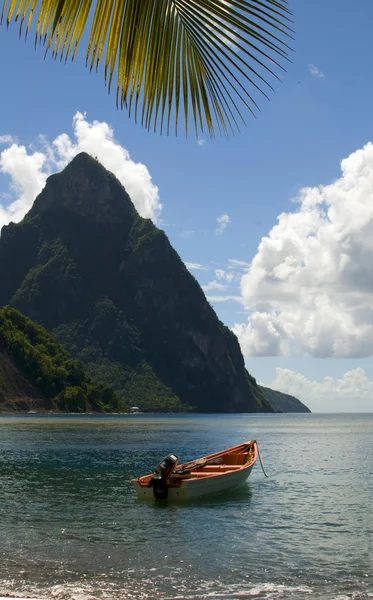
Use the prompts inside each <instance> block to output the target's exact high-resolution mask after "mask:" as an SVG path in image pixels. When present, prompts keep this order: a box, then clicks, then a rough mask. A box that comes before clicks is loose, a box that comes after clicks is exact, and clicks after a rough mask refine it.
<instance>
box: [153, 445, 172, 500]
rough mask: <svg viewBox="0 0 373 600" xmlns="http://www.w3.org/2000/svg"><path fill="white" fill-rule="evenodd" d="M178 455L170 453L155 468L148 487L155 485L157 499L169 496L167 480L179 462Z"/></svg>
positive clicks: (154, 490) (154, 491)
mask: <svg viewBox="0 0 373 600" xmlns="http://www.w3.org/2000/svg"><path fill="white" fill-rule="evenodd" d="M178 460H179V459H178V458H177V456H175V455H174V454H169V455H168V456H165V457H164V459H163V460H161V462H160V463H159V465H157V466H156V468H155V469H154V472H153V475H152V478H151V480H150V481H149V483H148V487H153V495H154V497H155V498H157V500H165V499H166V498H167V496H168V485H167V480H168V478H169V476H170V475H171V473H172V471H173V470H174V468H175V467H176V465H177V462H178Z"/></svg>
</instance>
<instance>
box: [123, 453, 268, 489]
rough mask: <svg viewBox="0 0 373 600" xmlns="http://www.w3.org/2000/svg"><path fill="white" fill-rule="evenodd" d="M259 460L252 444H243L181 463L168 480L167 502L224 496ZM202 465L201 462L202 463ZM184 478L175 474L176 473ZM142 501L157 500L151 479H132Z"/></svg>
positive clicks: (247, 474) (243, 478) (242, 480)
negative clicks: (213, 495) (208, 496)
mask: <svg viewBox="0 0 373 600" xmlns="http://www.w3.org/2000/svg"><path fill="white" fill-rule="evenodd" d="M257 456H258V451H257V445H256V442H255V441H250V442H246V443H245V444H240V445H239V446H235V447H233V448H228V449H227V450H224V451H222V452H218V453H216V454H212V455H210V456H208V457H204V458H202V459H198V460H197V461H191V462H189V463H184V465H182V467H184V470H183V468H181V471H180V468H179V469H176V470H175V471H174V472H172V473H171V475H170V477H169V479H167V486H166V487H167V499H168V500H171V501H174V500H176V501H179V500H180V501H184V500H190V499H191V498H200V497H201V496H207V495H210V494H218V493H220V492H226V491H229V490H231V489H234V488H236V487H238V486H240V485H242V484H243V483H244V482H245V481H246V480H247V478H248V477H249V475H250V473H251V471H252V469H253V466H254V464H255V462H256V459H257ZM201 461H202V462H201ZM180 472H181V473H185V474H178V473H180ZM132 483H133V485H134V487H135V490H136V494H137V497H138V498H139V499H141V500H152V499H154V498H155V497H157V498H158V496H157V493H156V491H155V489H154V487H153V485H152V475H146V476H144V477H139V478H137V479H132Z"/></svg>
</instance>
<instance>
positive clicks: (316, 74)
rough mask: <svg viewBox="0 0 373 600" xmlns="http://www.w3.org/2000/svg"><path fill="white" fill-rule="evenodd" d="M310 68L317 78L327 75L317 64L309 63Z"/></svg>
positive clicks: (313, 75)
mask: <svg viewBox="0 0 373 600" xmlns="http://www.w3.org/2000/svg"><path fill="white" fill-rule="evenodd" d="M308 70H309V72H310V73H311V75H312V77H315V78H316V79H324V78H325V75H324V73H323V72H322V71H320V69H318V68H317V67H316V66H315V65H312V64H311V65H308Z"/></svg>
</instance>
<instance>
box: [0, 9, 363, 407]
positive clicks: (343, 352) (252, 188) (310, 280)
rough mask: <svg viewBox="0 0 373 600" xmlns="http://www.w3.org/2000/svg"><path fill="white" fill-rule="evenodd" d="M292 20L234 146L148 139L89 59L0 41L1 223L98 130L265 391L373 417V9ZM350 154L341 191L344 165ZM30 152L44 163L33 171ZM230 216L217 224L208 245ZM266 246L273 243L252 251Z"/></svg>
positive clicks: (13, 33) (11, 37) (10, 37)
mask: <svg viewBox="0 0 373 600" xmlns="http://www.w3.org/2000/svg"><path fill="white" fill-rule="evenodd" d="M290 7H291V8H292V10H293V12H294V20H295V25H294V26H295V29H296V39H295V41H294V43H293V48H294V52H293V54H292V56H291V59H292V64H289V65H288V67H287V70H288V72H287V74H286V75H285V77H284V78H283V81H282V82H281V83H277V84H276V86H275V87H276V92H275V94H272V96H271V101H270V102H267V101H266V100H263V101H262V102H261V112H260V113H259V114H258V116H257V118H256V119H254V118H251V117H250V116H249V115H248V116H247V128H246V129H243V130H242V132H241V134H240V135H237V136H235V137H232V138H230V139H229V140H226V139H224V138H221V139H220V138H217V139H215V140H210V139H208V137H207V136H205V137H204V138H203V137H201V139H199V140H197V139H196V137H195V135H193V134H190V135H189V136H188V138H187V139H186V138H185V136H184V135H183V133H180V134H179V136H178V137H177V138H174V137H166V136H162V137H161V136H159V135H154V134H149V133H147V132H146V131H145V130H143V129H142V128H141V126H139V125H135V124H134V123H133V122H131V121H130V120H129V119H128V116H127V114H126V113H125V112H122V111H118V110H117V109H116V108H115V98H114V96H113V95H112V96H108V94H107V90H106V88H105V86H104V82H103V75H102V72H99V73H98V74H96V73H91V74H89V72H88V70H87V69H85V67H84V59H83V55H81V56H80V57H78V59H77V60H76V61H75V62H74V63H68V64H66V65H65V64H64V63H62V64H61V63H60V62H58V61H57V62H56V61H53V60H52V59H51V58H50V57H48V58H47V59H46V60H43V50H42V49H41V48H39V49H37V50H36V51H34V48H33V40H31V39H29V40H28V41H27V42H24V41H23V40H21V41H19V39H18V30H17V27H15V26H14V25H13V26H11V27H10V28H9V30H7V29H6V27H2V28H0V51H1V55H2V56H3V57H9V59H8V61H7V60H4V58H3V60H2V61H1V65H0V76H1V82H2V90H3V92H2V104H1V107H2V109H1V112H0V140H2V146H1V147H0V151H1V150H3V151H4V152H7V151H8V150H9V147H10V146H11V144H12V143H13V144H14V149H13V153H12V154H9V153H8V154H7V155H4V154H3V155H2V163H1V169H2V172H1V173H0V194H1V195H2V197H1V199H0V203H1V204H2V206H3V211H5V212H6V211H7V208H8V207H9V204H11V203H12V202H14V200H16V199H19V198H20V197H21V196H22V198H23V200H22V202H23V204H22V202H21V203H20V204H19V206H18V208H19V211H18V212H17V213H15V216H16V218H18V217H19V218H20V217H21V213H22V210H24V207H25V206H27V202H29V201H30V200H29V195H30V190H32V189H34V188H35V190H37V188H38V185H39V184H40V182H41V183H42V182H43V180H44V179H45V175H46V174H47V173H48V172H50V171H52V170H55V169H56V168H58V166H59V165H62V164H63V160H65V159H66V157H68V156H70V154H71V153H73V152H74V151H75V150H76V148H77V147H79V149H82V148H85V149H88V150H89V149H91V148H92V152H93V151H94V149H95V146H94V143H95V142H94V138H95V134H96V132H97V136H98V137H97V139H98V140H99V141H98V143H100V139H106V140H109V141H108V142H107V143H108V144H109V145H108V153H110V151H111V150H110V149H112V151H113V157H112V161H113V162H112V163H110V164H113V165H115V168H118V169H119V171H120V173H122V175H123V178H124V179H123V181H125V182H127V181H128V179H126V177H127V178H128V177H130V178H131V177H132V178H133V179H132V180H131V181H132V183H129V184H128V185H130V186H131V185H133V194H134V195H135V196H136V197H138V204H137V206H138V207H140V209H141V207H142V210H143V214H144V215H145V216H153V217H154V219H156V218H158V223H159V225H160V226H161V227H162V228H164V229H165V231H166V233H167V235H168V236H169V238H170V240H171V242H172V244H173V246H174V247H175V248H176V250H177V251H178V252H179V254H180V256H181V257H182V259H183V260H184V261H185V262H186V263H187V264H189V267H190V269H191V272H192V273H193V274H194V276H195V277H196V278H197V279H198V281H199V282H200V283H201V285H203V286H208V287H205V293H206V295H207V296H208V298H209V299H210V302H211V304H212V305H213V306H214V308H215V310H216V311H217V313H218V315H219V317H220V318H221V319H222V320H223V321H224V322H225V323H226V324H227V325H228V326H230V327H234V330H235V331H236V332H237V333H238V334H239V339H240V342H241V345H242V349H243V351H244V354H245V359H246V363H247V366H248V368H249V370H250V372H251V373H252V374H253V375H254V376H255V377H256V378H257V379H258V381H260V382H263V383H265V384H268V385H270V384H273V385H274V387H276V388H277V389H281V390H283V391H287V392H289V393H294V394H296V395H298V397H301V399H302V400H303V401H304V402H306V404H308V405H309V406H310V407H311V408H312V409H314V410H316V411H338V410H342V411H354V410H356V411H358V410H361V411H372V410H373V367H372V360H371V354H372V352H373V346H372V348H371V347H370V338H371V337H372V340H373V336H371V333H373V329H372V331H371V328H373V316H372V314H371V311H370V305H371V304H373V303H372V300H373V296H372V295H371V294H372V291H373V288H372V290H371V289H369V285H368V283H369V275H370V274H371V269H370V265H371V264H373V261H372V259H373V247H372V248H371V247H370V243H369V240H370V237H371V236H370V235H369V234H370V220H371V217H370V211H371V210H372V209H371V208H370V206H371V205H373V175H372V174H371V173H373V159H372V152H371V151H370V149H369V147H367V146H366V144H367V143H368V142H369V141H371V140H372V108H371V107H372V105H373V102H372V101H373V73H372V67H371V48H370V46H371V41H370V40H371V23H372V22H373V4H372V3H371V2H370V0H361V1H360V2H359V10H358V11H357V10H355V11H353V10H352V4H351V2H347V0H328V2H325V1H322V0H312V2H310V1H306V0H298V1H297V2H295V1H290ZM78 111H79V112H80V113H82V115H85V116H81V117H79V118H78V119H75V122H74V123H75V126H74V127H75V130H73V125H72V122H73V118H74V115H76V114H77V112H78ZM94 121H97V126H96V125H92V123H93V122H94ZM103 123H106V124H109V125H110V127H111V128H112V130H113V134H111V133H108V130H107V129H105V127H103V126H102V124H103ZM99 124H101V126H100V125H99ZM79 126H80V128H81V129H80V135H81V136H82V137H81V138H80V141H77V138H76V135H77V127H79ZM88 130H89V133H87V132H88ZM61 134H66V135H67V136H69V139H70V142H68V144H67V146H68V147H67V149H66V144H65V146H64V150H63V156H62V155H61V153H60V154H58V156H56V155H54V157H53V158H52V159H51V157H50V152H51V148H54V151H55V149H56V146H54V147H53V145H52V142H53V140H55V139H56V138H57V137H58V136H61ZM6 135H9V136H11V137H12V140H8V141H7V138H6V137H4V136H6ZM41 135H42V136H44V137H43V138H40V136H41ZM84 136H86V137H84ZM87 136H88V137H87ZM100 136H103V137H102V138H100ZM110 136H111V137H110ZM88 138H89V139H88ZM109 138H110V139H109ZM59 139H60V142H61V138H59ZM63 139H64V138H62V141H63ZM198 141H199V142H200V143H198ZM65 142H66V140H65ZM89 144H91V145H89ZM110 144H111V145H110ZM21 146H24V147H25V151H24V152H23V154H22V152H21V151H20V148H21ZM74 148H75V150H74ZM120 148H122V151H120ZM364 148H365V150H364ZM60 149H61V144H60ZM123 149H126V151H127V153H126V152H125V151H124V150H123ZM358 150H360V153H359V154H357V155H356V154H354V155H353V157H352V159H351V160H350V161H349V162H348V163H346V169H345V171H346V172H345V180H343V181H342V180H341V179H340V178H341V161H342V160H343V159H347V157H349V156H350V155H351V154H353V153H355V152H356V151H358ZM35 152H39V153H42V154H43V156H44V159H43V158H40V157H39V159H40V161H41V162H43V161H44V162H43V165H42V166H40V164H39V162H40V161H39V162H38V160H37V156H36V157H35V156H34V153H35ZM48 153H49V154H48ZM128 153H129V156H128ZM114 155H115V156H114ZM27 157H33V158H32V159H30V160H29V161H28V162H27ZM46 157H47V158H46ZM121 157H122V158H121ZM129 157H130V158H129ZM122 159H123V161H127V162H126V168H124V167H123V169H122V166H121V165H120V161H121V160H122ZM25 160H26V163H27V165H28V166H27V169H26V168H25V164H26V163H25V162H24V161H25ZM22 161H23V162H22ZM137 163H141V164H142V165H145V167H146V169H145V167H144V169H145V170H144V169H143V170H141V168H139V167H136V164H137ZM109 166H110V165H109ZM113 169H114V167H113ZM121 169H122V170H121ZM114 170H115V169H114ZM145 171H146V172H145ZM117 174H118V173H117ZM118 176H119V175H118ZM22 178H23V179H22ZM28 178H29V179H28ZM30 178H31V179H30ZM43 178H44V179H43ZM150 178H151V180H150ZM338 181H339V182H340V183H338ZM351 181H352V183H351ZM30 182H31V183H30ZM333 182H336V183H333ZM346 182H347V183H348V186H350V187H348V186H347V188H348V189H347V188H346V185H345V183H346ZM11 184H12V185H13V187H11ZM328 184H329V185H330V186H331V187H329V188H328V189H327V191H326V196H325V198H324V197H323V198H322V199H321V204H320V203H319V204H318V205H317V203H316V204H313V202H312V201H311V200H310V198H312V197H313V195H314V192H312V190H311V191H309V192H308V195H307V194H306V195H305V197H303V200H304V201H303V204H302V205H301V204H300V203H299V202H298V203H297V202H294V199H295V198H297V197H299V193H300V189H301V188H304V187H307V188H315V187H316V186H320V185H328ZM22 186H23V187H22ZM33 186H34V187H33ZM155 186H156V187H157V188H158V191H157V190H156V188H155ZM333 186H334V187H333ZM359 186H360V187H359ZM126 187H127V186H126ZM341 190H342V191H341ZM142 193H144V194H145V199H144V198H142V197H141V194H142ZM342 196H343V197H342ZM322 202H324V204H322ZM160 204H162V209H161V207H160ZM317 206H318V208H317ZM320 206H321V207H322V208H323V210H324V212H325V214H327V215H328V216H327V219H326V221H325V218H324V217H325V216H324V217H323V215H322V214H321V212H320V211H321V209H320ZM144 211H145V212H144ZM299 211H300V212H301V215H300V216H299V214H298V216H297V213H299ZM315 211H316V212H315ZM328 211H329V212H328ZM330 211H331V212H330ZM281 213H283V214H284V216H283V217H282V219H281V220H280V222H279V225H280V228H279V230H275V231H273V228H274V227H275V226H276V224H277V222H278V221H277V218H278V216H279V215H280V214H281ZM316 213H317V214H316ZM4 214H5V213H4ZM4 214H3V217H4ZM17 215H18V217H17ZM223 215H227V217H224V218H223V224H225V225H226V227H225V228H223V231H222V232H221V233H217V229H218V228H219V223H218V222H217V219H218V218H219V217H222V216H223ZM286 215H287V216H286ZM294 215H295V216H294ZM345 215H349V218H348V219H347V220H346V219H345ZM0 217H1V211H0ZM6 218H7V217H6V215H5V217H4V218H3V222H6ZM4 219H5V220H4ZM307 227H308V229H307ZM305 228H306V229H307V232H306V233H305ZM270 232H272V233H271V236H270V237H268V236H269V234H270ZM371 233H373V230H372V232H371ZM310 237H314V238H315V243H316V242H317V245H316V246H315V247H314V246H312V244H311V242H310ZM263 238H265V239H267V240H268V239H269V242H268V243H267V242H265V243H263V244H262V246H261V249H260V250H259V251H258V247H259V244H261V241H262V239H263ZM310 244H311V245H310ZM294 248H296V250H294ZM342 255H343V256H345V261H344V262H343V264H342V263H341V262H338V256H342ZM254 259H255V260H254ZM297 261H298V262H297ZM295 263H296V264H297V265H298V266H297V270H296V272H295V267H294V265H295ZM250 264H252V268H251V273H248V269H249V265H250ZM193 265H200V266H202V267H203V269H196V268H195V267H193ZM304 267H306V268H304ZM271 269H272V271H271ZM274 273H275V275H274ZM336 273H337V274H338V276H336V275H335V274H336ZM242 277H243V279H242ZM370 279H372V277H370ZM363 280H364V282H365V283H364V284H363V283H362V281H363ZM372 280H373V279H372ZM367 282H368V283H367ZM221 286H226V287H224V288H222V287H221ZM227 297H230V298H233V299H230V300H228V299H226V298H227ZM253 314H254V315H255V316H254V317H253ZM372 343H373V341H372ZM276 369H279V370H278V371H276ZM325 378H327V379H325Z"/></svg>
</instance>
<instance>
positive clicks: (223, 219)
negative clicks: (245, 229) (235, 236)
mask: <svg viewBox="0 0 373 600" xmlns="http://www.w3.org/2000/svg"><path fill="white" fill-rule="evenodd" d="M230 221H231V219H230V216H229V215H227V213H224V214H223V215H220V217H218V218H217V219H216V222H217V224H218V227H217V229H216V231H215V233H216V235H221V234H222V233H224V231H225V230H226V229H227V227H228V225H229V223H230Z"/></svg>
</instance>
